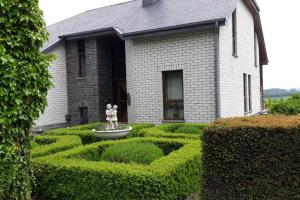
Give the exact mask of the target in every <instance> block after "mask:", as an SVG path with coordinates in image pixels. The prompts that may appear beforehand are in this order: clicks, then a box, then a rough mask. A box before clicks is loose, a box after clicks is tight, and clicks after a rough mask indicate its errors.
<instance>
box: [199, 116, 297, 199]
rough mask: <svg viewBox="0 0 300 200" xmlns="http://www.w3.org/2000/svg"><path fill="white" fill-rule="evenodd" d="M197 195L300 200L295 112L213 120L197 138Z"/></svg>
mask: <svg viewBox="0 0 300 200" xmlns="http://www.w3.org/2000/svg"><path fill="white" fill-rule="evenodd" d="M202 158H203V173H204V177H203V179H204V180H203V181H204V187H203V197H202V198H203V199H204V200H206V199H213V200H214V199H268V200H269V199H300V190H299V189H300V116H297V117H283V116H258V117H249V118H234V119H224V120H219V121H216V122H215V123H213V124H211V125H210V127H209V128H208V129H206V131H205V133H204V136H203V157H202Z"/></svg>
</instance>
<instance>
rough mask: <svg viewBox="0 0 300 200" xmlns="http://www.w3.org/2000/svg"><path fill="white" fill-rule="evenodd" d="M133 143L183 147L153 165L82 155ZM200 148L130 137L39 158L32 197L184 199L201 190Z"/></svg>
mask: <svg viewBox="0 0 300 200" xmlns="http://www.w3.org/2000/svg"><path fill="white" fill-rule="evenodd" d="M132 142H149V143H155V144H156V143H165V144H166V145H171V146H172V145H173V146H176V145H178V144H180V145H181V146H182V147H181V148H180V149H178V150H175V151H173V152H171V153H170V154H169V155H167V156H164V157H162V158H160V159H157V160H155V161H153V162H152V163H151V164H149V165H140V164H135V163H130V164H125V163H112V162H105V161H98V162H97V161H88V160H86V159H83V158H82V157H80V155H83V154H86V153H89V152H95V150H97V149H101V148H104V147H106V146H110V145H115V144H123V143H132ZM199 147H200V141H199V140H184V139H167V138H132V139H125V140H118V141H103V142H98V143H94V144H91V145H86V146H81V147H77V148H74V149H71V150H69V151H65V152H60V153H57V154H53V155H50V156H46V157H41V158H37V159H35V162H34V175H35V177H36V183H37V186H36V187H35V188H34V195H35V196H38V197H40V198H49V199H78V200H80V199H83V200H90V199H91V200H94V199H112V200H119V199H123V200H132V199H160V200H170V199H174V200H175V199H184V198H185V197H186V196H188V195H189V194H191V193H193V192H194V191H197V190H198V189H199V185H200V178H199V177H201V176H200V173H201V171H200V169H201V168H200V165H201V161H200V155H201V153H200V151H199ZM78 155H79V156H78Z"/></svg>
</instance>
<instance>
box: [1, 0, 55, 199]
mask: <svg viewBox="0 0 300 200" xmlns="http://www.w3.org/2000/svg"><path fill="white" fill-rule="evenodd" d="M47 38H48V33H47V30H46V24H45V22H44V20H43V18H42V11H41V10H40V9H39V4H38V1H37V0H28V1H3V0H1V1H0V199H5V200H6V199H8V200H10V199H22V200H23V199H30V188H31V186H30V185H31V184H30V182H31V177H30V174H31V169H30V168H31V167H30V165H31V163H30V157H29V150H30V143H29V142H30V139H29V130H30V128H31V127H32V126H33V125H34V121H35V120H36V119H37V118H38V117H39V115H40V114H41V113H42V112H43V111H44V109H45V108H46V105H47V91H48V89H49V88H50V87H51V80H50V79H51V75H50V73H49V71H48V66H49V65H50V62H51V61H52V58H53V57H52V56H51V55H50V54H48V55H47V54H45V53H43V52H41V51H40V50H41V48H42V47H43V44H44V42H46V41H47Z"/></svg>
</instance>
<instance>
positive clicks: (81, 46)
mask: <svg viewBox="0 0 300 200" xmlns="http://www.w3.org/2000/svg"><path fill="white" fill-rule="evenodd" d="M78 61H79V77H85V76H86V57H85V43H84V40H79V41H78Z"/></svg>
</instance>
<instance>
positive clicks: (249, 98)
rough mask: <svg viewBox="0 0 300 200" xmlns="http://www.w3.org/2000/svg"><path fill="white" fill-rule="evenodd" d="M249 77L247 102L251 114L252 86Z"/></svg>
mask: <svg viewBox="0 0 300 200" xmlns="http://www.w3.org/2000/svg"><path fill="white" fill-rule="evenodd" d="M251 84H252V83H251V75H248V100H249V111H250V112H252V85H251Z"/></svg>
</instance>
